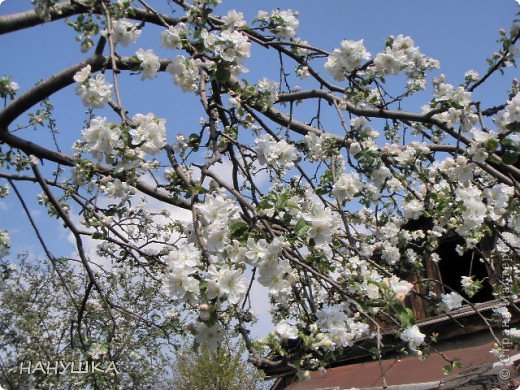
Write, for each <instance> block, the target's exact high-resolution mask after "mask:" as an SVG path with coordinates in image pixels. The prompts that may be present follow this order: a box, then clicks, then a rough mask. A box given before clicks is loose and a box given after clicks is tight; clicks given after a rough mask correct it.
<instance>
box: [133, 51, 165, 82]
mask: <svg viewBox="0 0 520 390" xmlns="http://www.w3.org/2000/svg"><path fill="white" fill-rule="evenodd" d="M135 55H136V57H137V58H138V59H139V61H141V70H142V71H143V74H142V76H141V79H142V80H144V79H153V78H155V76H156V75H157V72H158V71H159V68H160V67H161V62H160V61H159V57H158V56H157V55H156V54H155V53H154V52H153V50H152V49H148V50H144V49H139V50H137V52H136V53H135Z"/></svg>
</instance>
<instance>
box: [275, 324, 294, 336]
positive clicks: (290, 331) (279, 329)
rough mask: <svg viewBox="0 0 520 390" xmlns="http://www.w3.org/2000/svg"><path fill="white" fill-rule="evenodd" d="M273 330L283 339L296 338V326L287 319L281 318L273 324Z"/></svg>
mask: <svg viewBox="0 0 520 390" xmlns="http://www.w3.org/2000/svg"><path fill="white" fill-rule="evenodd" d="M275 332H276V333H277V334H278V335H279V336H280V337H281V338H284V339H296V338H298V328H297V327H296V326H295V325H293V324H291V323H290V322H289V321H287V320H282V321H280V322H279V323H278V324H276V326H275Z"/></svg>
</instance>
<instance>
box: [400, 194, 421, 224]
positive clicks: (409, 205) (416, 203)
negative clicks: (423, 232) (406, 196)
mask: <svg viewBox="0 0 520 390" xmlns="http://www.w3.org/2000/svg"><path fill="white" fill-rule="evenodd" d="M423 212H424V203H423V202H422V201H421V200H420V199H416V198H413V199H410V200H406V201H405V202H404V203H403V217H404V218H405V219H407V220H409V219H417V218H419V217H420V216H421V215H422V214H423Z"/></svg>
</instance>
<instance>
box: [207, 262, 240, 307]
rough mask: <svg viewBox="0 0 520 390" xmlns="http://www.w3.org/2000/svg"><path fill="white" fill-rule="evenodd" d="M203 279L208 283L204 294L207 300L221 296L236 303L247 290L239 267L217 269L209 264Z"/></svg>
mask: <svg viewBox="0 0 520 390" xmlns="http://www.w3.org/2000/svg"><path fill="white" fill-rule="evenodd" d="M204 279H205V280H206V282H207V285H208V290H207V293H206V294H207V298H208V299H209V300H212V299H215V298H222V299H226V300H227V301H228V302H229V303H230V304H232V305H237V304H239V303H240V302H241V301H242V300H243V299H244V296H245V294H246V292H247V287H248V286H247V283H246V281H245V279H244V277H243V271H242V270H241V269H238V270H231V269H228V268H226V267H223V268H221V269H217V267H216V266H214V265H211V266H210V267H209V269H208V272H207V274H206V277H205V278H204Z"/></svg>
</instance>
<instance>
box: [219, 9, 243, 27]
mask: <svg viewBox="0 0 520 390" xmlns="http://www.w3.org/2000/svg"><path fill="white" fill-rule="evenodd" d="M222 22H223V23H224V26H226V29H229V30H234V29H239V28H241V27H244V26H245V25H246V21H245V20H244V14H243V13H242V12H237V11H236V10H234V9H232V10H230V11H228V13H227V15H225V16H223V17H222Z"/></svg>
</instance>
